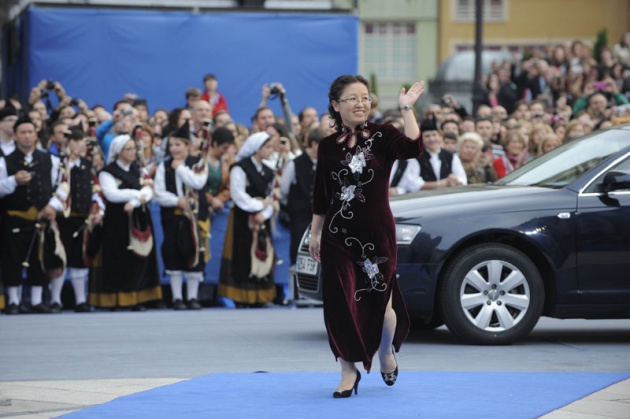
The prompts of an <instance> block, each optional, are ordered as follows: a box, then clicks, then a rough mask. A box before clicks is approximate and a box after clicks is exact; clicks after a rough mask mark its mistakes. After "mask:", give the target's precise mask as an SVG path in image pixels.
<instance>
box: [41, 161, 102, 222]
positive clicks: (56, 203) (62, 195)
mask: <svg viewBox="0 0 630 419" xmlns="http://www.w3.org/2000/svg"><path fill="white" fill-rule="evenodd" d="M65 161H66V162H68V159H67V158H66V160H65ZM80 166H81V158H77V159H75V160H74V161H73V162H72V163H70V168H69V170H72V169H73V168H74V167H80ZM70 188H72V185H70ZM69 193H70V191H67V190H65V189H64V187H63V185H62V184H61V181H60V182H59V186H57V190H56V191H55V194H54V195H53V197H52V199H51V200H50V203H49V204H50V205H51V206H52V207H53V208H54V209H55V210H56V211H58V212H60V211H63V204H62V202H63V201H65V200H66V199H67V198H68V194H69ZM92 201H96V202H97V203H98V206H99V208H100V209H101V211H104V210H105V203H104V202H103V199H102V198H101V196H100V195H99V194H98V193H92Z"/></svg>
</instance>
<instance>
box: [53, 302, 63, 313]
mask: <svg viewBox="0 0 630 419" xmlns="http://www.w3.org/2000/svg"><path fill="white" fill-rule="evenodd" d="M61 309H62V307H61V304H59V303H52V304H51V305H50V312H51V313H55V314H58V313H61Z"/></svg>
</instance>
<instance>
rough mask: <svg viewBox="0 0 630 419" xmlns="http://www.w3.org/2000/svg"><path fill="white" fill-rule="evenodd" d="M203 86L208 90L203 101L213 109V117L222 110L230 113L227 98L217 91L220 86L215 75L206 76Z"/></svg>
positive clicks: (202, 97) (203, 96)
mask: <svg viewBox="0 0 630 419" xmlns="http://www.w3.org/2000/svg"><path fill="white" fill-rule="evenodd" d="M203 85H204V86H205V88H206V90H205V91H204V92H203V94H202V95H201V100H205V101H206V102H208V103H210V107H211V108H212V117H213V118H214V116H215V115H216V114H217V112H219V111H221V110H223V111H228V112H229V109H228V105H227V101H226V100H225V97H224V96H223V95H222V94H221V93H219V92H218V90H217V87H218V86H219V81H218V80H217V77H216V76H215V75H214V74H206V75H205V77H204V78H203Z"/></svg>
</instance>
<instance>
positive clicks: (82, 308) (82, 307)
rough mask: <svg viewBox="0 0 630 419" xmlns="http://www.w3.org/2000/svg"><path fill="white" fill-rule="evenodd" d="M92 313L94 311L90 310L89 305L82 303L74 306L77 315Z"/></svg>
mask: <svg viewBox="0 0 630 419" xmlns="http://www.w3.org/2000/svg"><path fill="white" fill-rule="evenodd" d="M90 311H92V310H90V306H89V305H88V303H81V304H77V305H75V306H74V312H75V313H89V312H90Z"/></svg>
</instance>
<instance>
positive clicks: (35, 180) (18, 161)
mask: <svg viewBox="0 0 630 419" xmlns="http://www.w3.org/2000/svg"><path fill="white" fill-rule="evenodd" d="M4 161H5V162H6V164H7V175H8V176H13V175H15V174H16V173H17V172H19V171H20V170H26V171H28V172H31V174H32V178H31V181H30V182H29V183H28V184H27V185H18V186H17V187H16V188H15V191H14V192H13V193H12V194H11V195H7V196H5V197H4V208H5V209H6V210H16V211H26V210H28V209H29V208H30V207H31V206H33V205H35V207H36V208H37V209H38V210H41V209H42V208H44V207H45V206H46V204H48V201H49V200H50V198H51V197H52V194H53V186H52V179H51V177H50V176H51V173H50V172H51V170H52V158H51V156H50V154H48V153H45V152H43V151H40V150H34V151H33V160H32V161H31V163H26V161H25V160H24V153H22V152H21V151H20V150H19V149H17V148H16V149H15V151H14V152H13V153H11V154H10V155H8V156H6V157H5V158H4Z"/></svg>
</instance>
